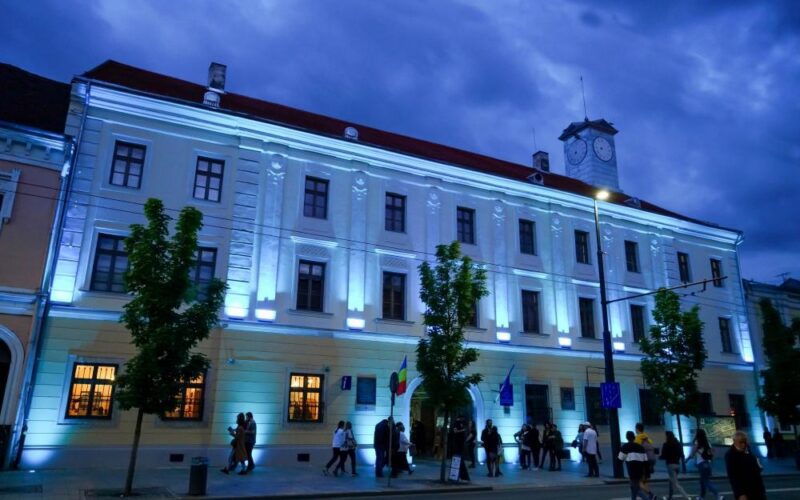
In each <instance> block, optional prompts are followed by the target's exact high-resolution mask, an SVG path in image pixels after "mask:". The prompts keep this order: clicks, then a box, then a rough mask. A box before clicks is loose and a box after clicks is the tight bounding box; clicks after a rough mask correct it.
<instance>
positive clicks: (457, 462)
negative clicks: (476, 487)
mask: <svg viewBox="0 0 800 500" xmlns="http://www.w3.org/2000/svg"><path fill="white" fill-rule="evenodd" d="M460 470H461V455H453V458H452V459H451V460H450V474H449V477H448V479H450V481H458V477H459V471H460Z"/></svg>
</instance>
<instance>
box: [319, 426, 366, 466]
mask: <svg viewBox="0 0 800 500" xmlns="http://www.w3.org/2000/svg"><path fill="white" fill-rule="evenodd" d="M357 447H358V443H357V442H356V436H355V434H353V424H352V423H351V422H345V421H344V420H339V423H338V424H337V425H336V430H334V431H333V440H332V442H331V448H332V449H333V456H331V459H330V460H329V461H328V463H327V464H326V465H325V467H324V468H323V469H322V473H323V474H325V475H326V476H327V475H328V474H329V473H330V469H331V465H334V464H336V467H334V469H333V475H334V476H338V475H339V471H341V472H342V474H344V473H345V467H346V466H347V459H348V458H349V459H350V474H351V475H353V476H357V475H358V472H356V448H357ZM337 462H338V463H337Z"/></svg>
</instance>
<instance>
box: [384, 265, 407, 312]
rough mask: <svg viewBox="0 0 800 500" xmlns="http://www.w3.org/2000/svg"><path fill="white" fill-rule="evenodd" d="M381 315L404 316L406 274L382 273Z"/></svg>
mask: <svg viewBox="0 0 800 500" xmlns="http://www.w3.org/2000/svg"><path fill="white" fill-rule="evenodd" d="M383 317H384V318H385V319H405V318H406V275H405V274H400V273H383Z"/></svg>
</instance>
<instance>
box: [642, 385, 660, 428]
mask: <svg viewBox="0 0 800 500" xmlns="http://www.w3.org/2000/svg"><path fill="white" fill-rule="evenodd" d="M639 410H640V411H641V413H642V423H643V424H644V425H656V426H658V425H664V411H663V409H662V408H661V401H660V400H659V399H658V396H656V393H655V392H653V391H651V390H649V389H639Z"/></svg>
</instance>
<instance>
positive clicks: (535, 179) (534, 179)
mask: <svg viewBox="0 0 800 500" xmlns="http://www.w3.org/2000/svg"><path fill="white" fill-rule="evenodd" d="M527 178H528V182H530V183H532V184H538V185H540V186H544V176H543V175H542V174H541V173H540V172H535V173H533V174H531V175H529V176H528V177H527Z"/></svg>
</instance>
